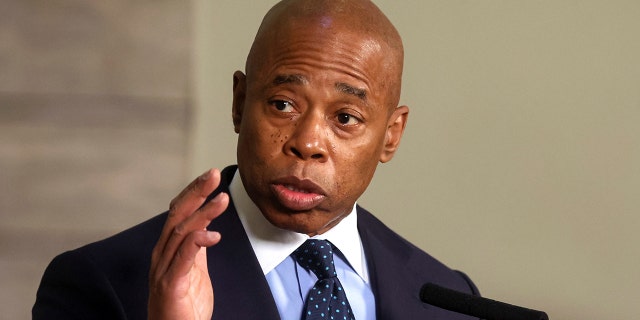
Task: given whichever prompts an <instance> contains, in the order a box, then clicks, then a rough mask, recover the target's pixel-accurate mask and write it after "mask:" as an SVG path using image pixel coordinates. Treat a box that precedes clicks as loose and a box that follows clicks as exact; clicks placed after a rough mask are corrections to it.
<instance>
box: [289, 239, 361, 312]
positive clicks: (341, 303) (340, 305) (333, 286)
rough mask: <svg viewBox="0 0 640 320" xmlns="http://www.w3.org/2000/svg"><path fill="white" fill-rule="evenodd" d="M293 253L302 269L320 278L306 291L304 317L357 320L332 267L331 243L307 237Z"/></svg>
mask: <svg viewBox="0 0 640 320" xmlns="http://www.w3.org/2000/svg"><path fill="white" fill-rule="evenodd" d="M291 256H293V258H294V259H296V261H298V263H299V264H300V265H301V266H302V267H303V268H305V269H307V270H310V271H311V272H313V273H314V274H315V275H316V276H317V277H318V281H317V282H316V283H315V285H314V286H313V288H311V290H309V293H308V294H307V300H306V302H305V305H304V310H303V313H302V319H303V320H316V319H335V320H338V319H342V320H354V319H355V318H354V316H353V312H352V311H351V306H350V305H349V301H347V296H346V295H345V293H344V290H343V289H342V284H340V280H338V277H337V275H336V269H335V267H334V266H333V251H332V245H331V242H329V241H327V240H313V239H310V240H307V241H305V243H303V244H302V245H301V246H300V247H299V248H298V249H296V251H294V252H293V253H292V254H291Z"/></svg>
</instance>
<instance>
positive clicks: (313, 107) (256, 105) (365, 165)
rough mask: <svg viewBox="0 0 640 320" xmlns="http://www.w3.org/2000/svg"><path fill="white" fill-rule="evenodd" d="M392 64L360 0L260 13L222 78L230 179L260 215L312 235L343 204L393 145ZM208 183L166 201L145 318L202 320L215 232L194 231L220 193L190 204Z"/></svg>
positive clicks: (395, 90) (389, 36) (212, 180)
mask: <svg viewBox="0 0 640 320" xmlns="http://www.w3.org/2000/svg"><path fill="white" fill-rule="evenodd" d="M354 13H355V14H354ZM402 62H403V49H402V42H401V40H400V37H399V35H398V33H397V31H396V30H395V28H394V27H393V25H392V24H391V23H390V22H389V21H388V20H387V18H386V17H385V16H384V15H383V14H382V12H380V10H379V9H378V8H377V7H376V6H375V5H373V4H372V3H371V2H369V1H366V0H353V1H345V0H343V1H340V0H326V1H325V0H297V1H296V0H292V1H286V0H285V1H282V2H280V3H279V4H277V5H276V6H274V7H273V8H272V9H271V10H270V11H269V12H268V13H267V15H266V16H265V18H264V20H263V22H262V24H261V26H260V29H259V30H258V33H257V35H256V38H255V40H254V44H253V46H252V48H251V51H250V53H249V56H248V57H247V64H246V67H245V69H246V74H245V73H243V72H241V71H236V72H235V73H234V75H233V106H232V115H233V123H234V128H235V131H236V132H237V133H238V148H237V156H238V168H239V171H240V176H241V178H242V181H243V184H244V185H245V187H246V189H247V193H248V194H249V196H250V197H251V199H252V200H253V202H254V203H255V204H256V205H257V206H258V208H260V210H261V212H262V213H263V215H264V216H265V217H266V218H267V220H269V221H270V222H271V223H272V224H274V225H275V226H277V227H280V228H283V229H287V230H292V231H295V232H299V233H305V234H308V235H310V236H312V235H316V234H322V233H324V232H326V231H327V230H329V229H330V228H332V227H333V226H335V225H336V224H337V223H338V222H339V221H340V220H342V219H343V218H344V217H345V216H346V215H347V214H349V213H350V212H351V210H352V208H353V205H354V203H355V201H356V200H357V199H358V198H359V197H360V196H361V195H362V193H363V192H364V191H365V189H366V188H367V186H368V185H369V182H370V181H371V179H372V177H373V174H374V172H375V169H376V167H377V164H378V163H379V162H387V161H389V160H391V158H392V157H393V155H394V154H395V152H396V150H397V148H398V146H399V143H400V139H401V137H402V133H403V131H404V128H405V125H406V121H407V117H408V112H409V110H408V107H406V106H398V100H399V96H400V83H401V76H402ZM219 182H220V173H219V171H218V170H210V171H207V172H206V173H204V174H203V175H202V176H201V177H199V178H197V179H196V180H194V181H193V182H192V183H191V184H190V185H189V186H187V188H186V189H185V190H183V191H182V192H181V193H180V194H179V195H178V196H177V197H176V198H175V199H174V200H173V201H172V202H171V206H170V215H169V218H168V219H167V222H166V224H165V226H164V229H163V231H162V234H161V236H160V239H159V240H158V243H157V244H156V247H155V248H154V250H153V255H152V262H151V270H150V273H149V286H150V297H149V318H150V319H210V317H211V314H212V312H213V301H214V299H213V288H212V286H211V281H210V279H209V276H208V270H207V261H206V259H207V258H206V247H209V246H212V245H215V244H217V243H218V242H219V241H220V234H218V233H217V232H211V231H206V230H205V227H206V226H207V225H208V224H209V223H210V222H211V221H212V220H213V219H215V218H216V217H217V216H218V215H220V214H221V213H222V212H223V211H224V210H225V208H226V207H227V205H228V201H229V198H228V196H227V195H226V194H219V195H218V196H217V197H216V198H214V199H213V200H212V201H210V202H209V203H207V204H206V205H205V206H203V207H202V208H200V206H201V205H202V204H203V203H204V201H205V199H206V197H207V195H209V194H210V193H211V192H212V191H213V190H214V189H215V188H216V187H217V186H218V184H219Z"/></svg>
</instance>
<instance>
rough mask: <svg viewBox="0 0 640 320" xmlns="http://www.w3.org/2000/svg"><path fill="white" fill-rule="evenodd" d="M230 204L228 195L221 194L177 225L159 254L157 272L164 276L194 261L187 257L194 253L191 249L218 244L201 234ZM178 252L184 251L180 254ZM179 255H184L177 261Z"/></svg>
mask: <svg viewBox="0 0 640 320" xmlns="http://www.w3.org/2000/svg"><path fill="white" fill-rule="evenodd" d="M228 204H229V196H228V195H227V194H226V193H220V194H218V195H217V196H216V197H215V198H213V199H212V200H211V201H209V202H208V203H207V204H206V205H204V206H203V207H202V208H200V209H198V210H196V212H194V213H193V214H191V215H190V216H188V217H187V218H186V219H185V220H183V221H182V222H180V223H179V224H177V225H176V226H175V227H174V228H173V230H172V231H171V233H170V234H169V238H168V239H167V240H166V244H165V245H164V249H162V250H161V252H159V254H160V257H159V258H158V260H157V264H156V272H158V273H160V274H163V273H165V272H166V271H167V270H168V269H169V268H170V267H172V266H175V265H176V264H177V263H184V262H185V261H192V260H191V258H193V257H190V258H189V259H186V257H185V255H186V254H187V253H190V252H192V251H190V250H189V248H190V247H194V248H198V249H199V248H200V247H209V246H211V245H214V244H215V243H217V242H218V241H215V243H211V242H210V241H209V238H208V237H209V236H210V235H209V236H207V235H204V236H203V235H200V234H201V233H202V232H204V233H206V230H205V228H206V227H207V226H208V225H209V224H210V223H211V221H212V220H213V219H215V218H217V217H218V216H219V215H220V214H222V212H224V210H225V209H226V208H227V205H228ZM165 227H166V226H165ZM216 234H217V232H216ZM198 235H200V236H198ZM218 238H219V235H218ZM216 240H219V239H216ZM158 245H160V243H158ZM178 250H182V251H180V252H179V251H178ZM196 252H197V250H196ZM178 253H180V254H181V255H182V256H181V257H180V259H177V258H178V257H177V254H178ZM194 254H195V253H194Z"/></svg>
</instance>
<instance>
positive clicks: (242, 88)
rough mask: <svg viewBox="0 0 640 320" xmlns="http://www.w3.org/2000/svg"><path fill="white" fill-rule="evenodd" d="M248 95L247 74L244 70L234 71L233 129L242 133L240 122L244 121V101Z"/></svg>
mask: <svg viewBox="0 0 640 320" xmlns="http://www.w3.org/2000/svg"><path fill="white" fill-rule="evenodd" d="M246 95H247V76H246V75H245V74H244V73H242V71H236V72H234V73H233V103H232V108H231V116H232V118H233V130H234V131H235V132H236V133H240V123H241V122H242V112H243V111H244V101H245V97H246Z"/></svg>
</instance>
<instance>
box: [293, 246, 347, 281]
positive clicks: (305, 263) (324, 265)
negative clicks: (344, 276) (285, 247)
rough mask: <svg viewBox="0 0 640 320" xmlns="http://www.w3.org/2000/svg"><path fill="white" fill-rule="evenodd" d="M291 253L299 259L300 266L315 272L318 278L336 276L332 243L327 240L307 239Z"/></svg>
mask: <svg viewBox="0 0 640 320" xmlns="http://www.w3.org/2000/svg"><path fill="white" fill-rule="evenodd" d="M291 255H292V256H293V257H294V259H296V261H298V263H299V264H300V266H302V267H303V268H305V269H307V270H309V271H311V272H313V273H314V274H315V275H316V277H318V279H327V278H333V277H335V276H336V269H335V267H334V266H333V250H332V245H331V242H329V241H327V240H315V239H310V240H307V241H305V242H304V243H303V244H302V245H301V246H300V247H299V248H298V249H296V250H295V251H294V252H293V253H292V254H291Z"/></svg>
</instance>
